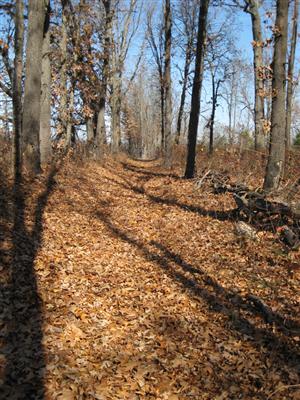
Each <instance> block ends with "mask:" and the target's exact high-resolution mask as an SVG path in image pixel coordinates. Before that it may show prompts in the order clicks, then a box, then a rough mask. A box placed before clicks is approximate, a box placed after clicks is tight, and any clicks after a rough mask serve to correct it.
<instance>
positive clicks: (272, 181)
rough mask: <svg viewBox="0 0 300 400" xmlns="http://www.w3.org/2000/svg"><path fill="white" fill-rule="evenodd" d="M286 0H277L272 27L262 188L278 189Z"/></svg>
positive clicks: (282, 138)
mask: <svg viewBox="0 0 300 400" xmlns="http://www.w3.org/2000/svg"><path fill="white" fill-rule="evenodd" d="M288 8H289V2H288V1H286V0H277V8H276V23H275V28H274V36H275V47H274V57H273V82H272V92H273V100H272V114H271V135H270V149H269V157H268V163H267V168H266V174H265V180H264V190H265V191H271V190H273V189H278V187H279V184H280V180H281V178H282V175H283V171H284V159H285V121H286V118H285V102H286V71H285V65H286V55H287V36H288V32H287V31H288V28H287V26H288Z"/></svg>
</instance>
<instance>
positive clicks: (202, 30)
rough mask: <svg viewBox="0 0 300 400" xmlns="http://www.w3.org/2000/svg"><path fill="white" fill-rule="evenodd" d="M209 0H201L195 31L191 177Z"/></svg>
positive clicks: (190, 175)
mask: <svg viewBox="0 0 300 400" xmlns="http://www.w3.org/2000/svg"><path fill="white" fill-rule="evenodd" d="M208 6H209V0H201V3H200V12H199V21H198V33H197V50H196V51H197V53H196V61H195V74H194V80H193V90H192V100H191V113H190V121H189V130H188V148H187V150H188V152H187V162H186V169H185V178H188V179H190V178H193V177H194V174H195V160H196V145H197V133H198V123H199V113H200V98H201V88H202V81H203V61H204V53H205V40H206V25H207V14H208Z"/></svg>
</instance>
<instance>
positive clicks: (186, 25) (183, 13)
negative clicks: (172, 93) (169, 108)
mask: <svg viewBox="0 0 300 400" xmlns="http://www.w3.org/2000/svg"><path fill="white" fill-rule="evenodd" d="M197 11H198V1H197V0H181V1H180V5H179V11H178V15H177V19H178V20H179V21H180V24H182V25H183V29H182V30H181V29H180V31H179V35H180V36H182V35H183V36H184V41H185V43H184V45H183V47H184V49H183V50H184V68H183V71H182V89H181V95H180V105H179V110H178V117H177V127H176V137H175V142H176V144H179V142H180V137H181V127H182V118H183V113H184V106H185V100H186V92H187V89H188V83H189V74H190V67H191V63H192V61H193V57H194V53H195V52H194V42H195V39H196V27H197ZM179 47H182V46H181V45H179Z"/></svg>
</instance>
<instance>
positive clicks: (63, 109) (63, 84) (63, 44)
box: [59, 0, 68, 144]
mask: <svg viewBox="0 0 300 400" xmlns="http://www.w3.org/2000/svg"><path fill="white" fill-rule="evenodd" d="M66 5H67V2H66V0H63V1H62V25H61V41H60V53H61V69H60V110H59V120H60V134H61V135H62V136H63V137H64V139H66V131H67V115H68V111H67V42H68V35H67V15H66ZM65 144H66V143H65Z"/></svg>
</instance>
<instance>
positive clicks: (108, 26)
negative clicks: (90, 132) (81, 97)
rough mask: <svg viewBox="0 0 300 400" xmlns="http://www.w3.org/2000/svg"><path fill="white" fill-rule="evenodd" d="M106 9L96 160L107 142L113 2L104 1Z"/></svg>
mask: <svg viewBox="0 0 300 400" xmlns="http://www.w3.org/2000/svg"><path fill="white" fill-rule="evenodd" d="M102 3H103V5H104V9H105V32H106V35H105V39H104V54H103V71H102V82H101V94H100V101H99V111H98V116H97V128H96V139H95V140H96V143H95V144H96V158H97V159H99V158H100V155H101V148H102V146H103V144H104V143H105V142H106V132H105V106H106V96H107V82H108V78H109V63H110V55H111V36H112V10H111V0H102Z"/></svg>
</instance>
